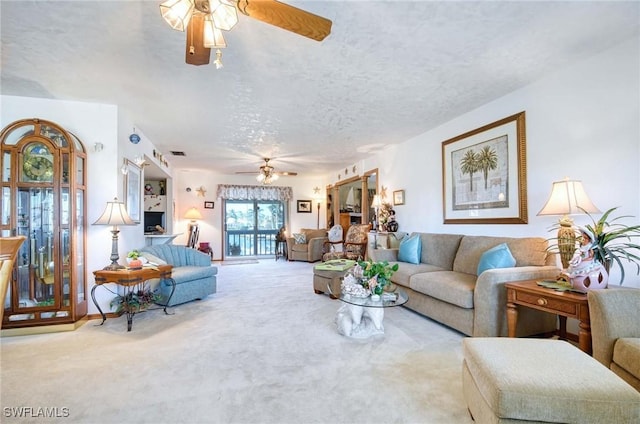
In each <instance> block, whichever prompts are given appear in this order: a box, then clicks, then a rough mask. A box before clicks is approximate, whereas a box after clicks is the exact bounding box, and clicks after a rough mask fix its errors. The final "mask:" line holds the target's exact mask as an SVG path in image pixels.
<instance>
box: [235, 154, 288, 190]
mask: <svg viewBox="0 0 640 424" xmlns="http://www.w3.org/2000/svg"><path fill="white" fill-rule="evenodd" d="M263 160H264V165H262V166H261V167H260V169H258V170H257V171H246V172H242V171H241V172H236V174H258V175H257V176H256V180H258V182H260V183H262V184H265V185H268V184H271V183H273V182H275V181H277V180H278V178H280V176H281V175H282V176H295V175H298V173H297V172H287V171H276V170H275V168H274V167H273V166H271V165H269V161H270V160H271V159H270V158H264V159H263Z"/></svg>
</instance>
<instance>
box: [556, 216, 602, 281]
mask: <svg viewBox="0 0 640 424" xmlns="http://www.w3.org/2000/svg"><path fill="white" fill-rule="evenodd" d="M580 233H581V234H582V240H581V242H580V247H579V248H577V249H576V251H575V253H574V254H573V257H572V258H571V260H570V261H569V266H568V267H567V269H566V270H564V271H563V273H562V274H561V278H563V279H566V280H568V281H569V282H571V286H572V287H573V288H574V289H576V290H579V291H582V292H586V291H587V290H589V289H604V288H606V287H607V282H608V281H609V274H608V273H607V270H606V269H605V267H604V265H602V263H600V261H598V260H596V259H595V258H594V254H593V247H594V245H595V236H594V235H593V233H591V231H589V230H588V229H586V228H580Z"/></svg>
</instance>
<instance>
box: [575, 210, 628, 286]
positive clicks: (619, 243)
mask: <svg viewBox="0 0 640 424" xmlns="http://www.w3.org/2000/svg"><path fill="white" fill-rule="evenodd" d="M616 209H618V208H617V207H615V208H611V209H609V210H608V211H606V212H605V213H604V214H603V215H602V217H600V219H598V220H597V221H596V220H595V219H594V218H593V217H592V216H591V215H590V214H589V213H587V216H589V218H590V219H591V222H592V224H587V225H585V228H586V229H587V230H589V231H590V232H591V233H592V234H593V235H594V236H595V241H594V244H593V254H594V259H595V260H597V261H600V263H602V264H603V265H604V266H605V268H606V269H607V271H609V270H610V269H611V265H613V264H614V263H615V264H617V265H618V266H619V267H620V285H622V282H623V281H624V275H625V274H624V266H623V265H622V260H621V259H625V260H627V261H629V262H631V263H633V264H635V266H636V274H640V256H638V255H639V254H640V245H638V244H636V243H633V237H640V225H631V226H628V225H624V224H621V223H620V222H617V221H619V220H621V219H624V218H632V217H631V216H628V215H626V216H618V217H616V218H611V219H609V216H610V215H611V213H612V212H613V211H615V210H616ZM585 213H586V212H585Z"/></svg>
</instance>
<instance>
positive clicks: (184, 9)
mask: <svg viewBox="0 0 640 424" xmlns="http://www.w3.org/2000/svg"><path fill="white" fill-rule="evenodd" d="M237 10H239V11H240V12H241V13H242V14H244V15H246V16H249V17H251V18H254V19H257V20H260V21H262V22H265V23H267V24H270V25H274V26H277V27H280V28H283V29H286V30H287V31H291V32H294V33H296V34H299V35H302V36H304V37H308V38H311V39H313V40H317V41H322V40H324V38H325V37H326V36H327V35H329V34H330V33H331V24H332V22H331V21H330V20H329V19H326V18H323V17H321V16H318V15H314V14H313V13H310V12H307V11H305V10H302V9H298V8H296V7H293V6H289V5H287V4H284V3H280V2H279V1H276V0H166V1H165V2H163V3H162V4H161V5H160V13H161V14H162V17H163V18H164V19H165V21H167V23H168V24H169V25H170V26H171V28H173V29H175V30H178V31H184V30H185V29H186V30H187V48H186V59H185V60H186V62H187V63H188V64H191V65H206V64H208V63H209V58H210V56H211V49H212V48H215V49H217V51H216V60H215V61H214V63H215V65H216V67H217V68H221V67H222V60H221V59H222V52H221V51H220V49H221V48H224V47H226V46H227V44H226V42H225V40H224V37H223V35H222V31H229V30H231V29H232V28H233V27H234V26H235V24H236V23H237V22H238V14H237Z"/></svg>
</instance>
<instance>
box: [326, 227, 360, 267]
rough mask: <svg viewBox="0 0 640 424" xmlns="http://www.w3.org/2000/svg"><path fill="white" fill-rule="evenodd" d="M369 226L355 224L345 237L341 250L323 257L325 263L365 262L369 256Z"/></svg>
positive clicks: (335, 250)
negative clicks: (349, 260)
mask: <svg viewBox="0 0 640 424" xmlns="http://www.w3.org/2000/svg"><path fill="white" fill-rule="evenodd" d="M370 228H371V226H370V225H369V224H355V225H352V226H350V227H349V229H348V230H347V234H346V235H345V236H344V242H342V247H341V248H336V249H334V251H332V252H326V253H325V254H324V255H322V260H323V261H330V260H333V259H351V260H355V261H357V260H364V259H365V257H366V254H367V244H368V241H369V229H370Z"/></svg>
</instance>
